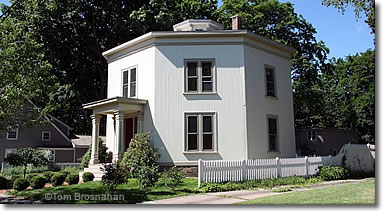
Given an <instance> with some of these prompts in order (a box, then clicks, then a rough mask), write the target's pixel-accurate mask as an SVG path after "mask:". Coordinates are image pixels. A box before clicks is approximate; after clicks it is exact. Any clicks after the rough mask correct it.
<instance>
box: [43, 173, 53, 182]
mask: <svg viewBox="0 0 383 212" xmlns="http://www.w3.org/2000/svg"><path fill="white" fill-rule="evenodd" d="M53 174H54V172H52V171H46V172H44V173H43V176H44V177H45V178H46V179H47V183H50V182H51V178H52V176H53Z"/></svg>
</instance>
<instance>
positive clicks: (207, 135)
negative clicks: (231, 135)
mask: <svg viewBox="0 0 383 212" xmlns="http://www.w3.org/2000/svg"><path fill="white" fill-rule="evenodd" d="M185 117H186V118H185V122H186V130H185V131H186V139H185V140H186V144H185V149H186V151H199V152H201V151H214V150H215V146H216V145H215V142H214V134H215V133H214V129H215V126H214V119H215V114H214V113H190V114H186V115H185Z"/></svg>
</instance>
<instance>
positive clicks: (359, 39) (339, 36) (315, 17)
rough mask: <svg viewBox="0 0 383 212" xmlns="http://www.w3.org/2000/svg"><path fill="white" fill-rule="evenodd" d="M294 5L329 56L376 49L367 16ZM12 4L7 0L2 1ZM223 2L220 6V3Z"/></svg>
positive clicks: (316, 4)
mask: <svg viewBox="0 0 383 212" xmlns="http://www.w3.org/2000/svg"><path fill="white" fill-rule="evenodd" d="M280 1H281V2H287V1H290V2H291V3H293V4H294V8H295V12H296V13H297V14H301V15H303V17H304V18H305V19H306V20H307V21H308V22H309V23H311V24H312V25H313V26H314V27H315V28H316V30H317V34H316V38H317V40H322V41H324V42H325V44H326V46H327V47H328V48H329V49H330V54H329V58H330V57H336V58H339V57H345V56H347V55H350V54H351V55H353V54H355V53H357V52H363V51H365V50H367V49H368V48H372V49H374V48H375V47H374V35H371V34H370V29H369V28H368V25H367V24H366V23H364V19H365V18H364V17H362V18H360V19H359V20H358V21H357V20H356V19H355V16H354V12H353V8H351V7H348V8H347V9H346V12H345V14H344V15H342V13H340V12H338V10H337V9H335V8H333V7H328V8H327V7H325V6H323V5H322V4H321V2H322V0H280ZM0 2H1V3H5V4H8V5H9V1H8V0H0ZM221 2H222V1H221V0H220V1H219V4H221Z"/></svg>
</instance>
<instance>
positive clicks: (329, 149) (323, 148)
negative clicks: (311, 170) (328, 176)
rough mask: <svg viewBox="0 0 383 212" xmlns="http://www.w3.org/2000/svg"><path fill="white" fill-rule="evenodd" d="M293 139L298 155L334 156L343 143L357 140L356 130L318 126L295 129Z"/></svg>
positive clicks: (354, 142)
mask: <svg viewBox="0 0 383 212" xmlns="http://www.w3.org/2000/svg"><path fill="white" fill-rule="evenodd" d="M295 139H296V147H297V154H298V155H299V156H312V155H316V156H327V155H333V156H334V155H337V154H338V152H339V150H340V149H341V148H342V146H343V145H344V144H348V143H351V144H357V143H358V142H359V138H358V132H356V131H350V130H342V129H323V128H319V127H307V128H300V129H296V131H295Z"/></svg>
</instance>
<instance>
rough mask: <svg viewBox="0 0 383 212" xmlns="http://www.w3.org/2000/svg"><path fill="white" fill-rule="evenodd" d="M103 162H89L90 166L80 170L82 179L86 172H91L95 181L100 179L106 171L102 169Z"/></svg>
mask: <svg viewBox="0 0 383 212" xmlns="http://www.w3.org/2000/svg"><path fill="white" fill-rule="evenodd" d="M101 167H103V166H102V164H89V166H88V168H84V171H82V172H80V173H79V175H80V179H81V180H82V175H83V174H84V172H91V173H92V174H93V175H94V179H93V181H100V180H101V179H102V176H103V175H104V172H103V171H102V170H101Z"/></svg>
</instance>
